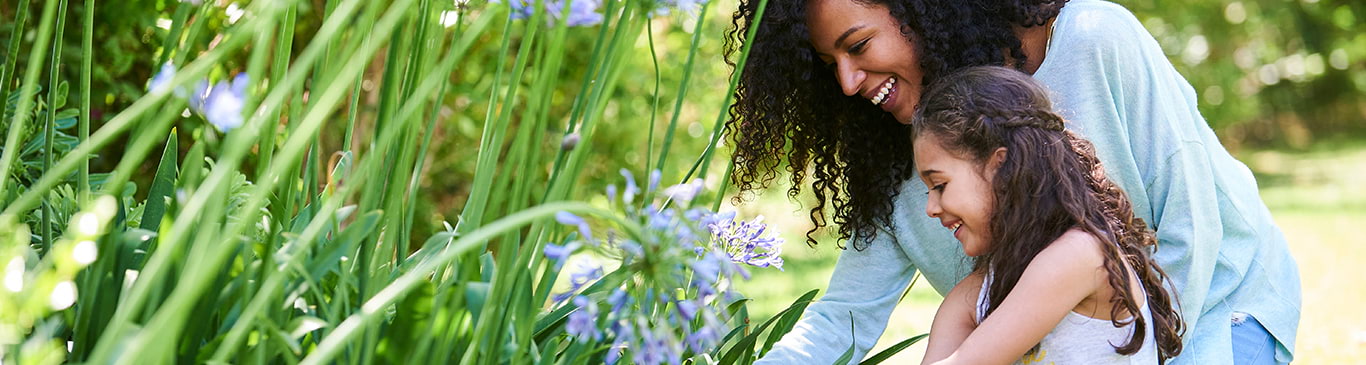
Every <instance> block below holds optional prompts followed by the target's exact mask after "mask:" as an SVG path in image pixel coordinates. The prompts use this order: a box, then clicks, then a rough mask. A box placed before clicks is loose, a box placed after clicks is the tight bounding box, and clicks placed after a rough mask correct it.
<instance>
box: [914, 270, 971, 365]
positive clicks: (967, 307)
mask: <svg viewBox="0 0 1366 365" xmlns="http://www.w3.org/2000/svg"><path fill="white" fill-rule="evenodd" d="M984 276H985V275H983V274H982V273H973V274H971V275H968V277H966V278H964V279H963V281H960V282H958V285H955V286H954V287H953V290H950V291H949V294H948V295H947V296H945V297H944V302H943V303H940V304H939V311H938V312H936V313H935V314H934V324H933V325H931V326H930V340H929V345H927V346H926V349H925V359H924V360H921V363H925V364H929V363H933V362H935V361H939V360H943V359H944V358H946V357H949V355H950V354H952V353H953V351H954V350H957V349H958V346H959V345H961V344H963V340H966V339H967V338H968V335H969V334H972V330H973V329H974V328H977V319H976V318H975V317H976V316H977V300H978V299H977V298H978V294H980V293H981V291H982V279H983V278H984Z"/></svg>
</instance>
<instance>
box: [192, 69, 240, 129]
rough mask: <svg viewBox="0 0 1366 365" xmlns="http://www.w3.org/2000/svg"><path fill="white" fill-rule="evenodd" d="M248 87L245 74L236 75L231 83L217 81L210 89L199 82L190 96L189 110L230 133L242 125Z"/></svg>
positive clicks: (205, 82) (206, 84)
mask: <svg viewBox="0 0 1366 365" xmlns="http://www.w3.org/2000/svg"><path fill="white" fill-rule="evenodd" d="M250 85H251V79H250V77H248V76H247V74H246V73H238V74H237V76H235V77H233V79H232V81H227V80H223V81H219V82H218V83H217V84H214V85H213V87H212V88H209V82H208V81H200V82H199V86H198V87H197V88H196V90H195V93H194V95H191V96H190V100H189V102H190V110H193V111H195V112H196V113H199V114H200V115H202V116H204V120H207V121H209V124H213V125H214V127H217V128H218V130H220V131H223V132H224V133H226V132H228V131H231V130H233V129H234V128H237V127H239V126H241V125H242V107H243V105H244V104H245V103H246V94H247V87H248V86H250Z"/></svg>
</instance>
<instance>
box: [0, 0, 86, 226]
mask: <svg viewBox="0 0 1366 365" xmlns="http://www.w3.org/2000/svg"><path fill="white" fill-rule="evenodd" d="M24 2H25V3H27V2H28V1H27V0H25V1H24ZM84 11H85V14H84V15H85V22H84V25H85V31H84V32H82V33H81V86H80V89H81V108H80V113H81V114H80V119H79V120H78V121H77V127H76V138H77V140H78V141H80V143H85V141H86V140H88V139H90V72H91V68H92V67H91V63H92V62H94V59H95V52H94V50H95V47H94V44H93V42H94V34H95V0H85V9H84ZM5 82H8V80H6V81H5ZM0 95H3V93H0ZM0 110H4V107H3V106H0ZM76 187H77V189H76V192H77V193H79V194H80V198H79V199H78V200H77V203H78V204H80V205H81V206H85V204H86V203H87V202H88V201H89V200H90V159H89V158H85V159H82V162H81V168H80V173H78V174H77V175H76Z"/></svg>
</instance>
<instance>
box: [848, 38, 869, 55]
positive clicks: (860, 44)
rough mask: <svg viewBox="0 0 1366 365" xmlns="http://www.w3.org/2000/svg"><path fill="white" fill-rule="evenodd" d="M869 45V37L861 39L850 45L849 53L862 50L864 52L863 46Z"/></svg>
mask: <svg viewBox="0 0 1366 365" xmlns="http://www.w3.org/2000/svg"><path fill="white" fill-rule="evenodd" d="M867 45H868V39H864V40H861V41H859V42H858V43H854V45H853V46H850V47H849V53H852V54H858V53H862V52H863V48H864V47H865V46H867Z"/></svg>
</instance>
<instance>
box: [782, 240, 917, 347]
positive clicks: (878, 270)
mask: <svg viewBox="0 0 1366 365" xmlns="http://www.w3.org/2000/svg"><path fill="white" fill-rule="evenodd" d="M915 271H916V268H915V267H914V266H913V265H912V264H911V260H910V259H909V258H907V257H906V252H905V251H902V249H901V247H900V246H899V245H898V244H897V240H896V239H895V238H893V237H892V235H891V233H888V232H885V231H878V232H877V236H876V237H874V239H873V242H872V243H871V244H869V245H868V247H867V248H866V249H864V250H862V251H859V250H855V249H852V248H851V249H848V250H844V252H843V253H841V254H840V258H839V263H837V264H836V265H835V272H834V274H832V275H831V277H830V286H829V288H827V289H826V292H825V295H824V296H823V297H821V299H820V300H819V301H817V302H815V303H812V304H811V306H809V307H807V308H806V313H805V314H803V315H802V319H801V321H799V322H797V325H796V326H795V327H793V328H792V331H791V332H788V333H787V335H785V336H783V338H782V340H780V341H778V343H776V344H775V345H774V347H773V350H772V351H770V352H768V353H767V354H765V355H764V357H763V358H762V359H760V360H759V361H758V364H830V363H833V362H835V360H837V359H838V358H839V357H840V355H842V354H844V352H845V350H846V349H848V348H849V346H850V344H855V346H854V347H855V350H854V357H853V358H854V359H855V360H858V359H862V358H863V356H864V355H866V354H867V353H868V351H869V350H872V349H873V345H876V344H877V340H878V338H879V337H882V331H883V330H884V329H885V328H886V327H887V318H888V317H890V316H891V315H892V309H894V308H895V307H896V303H897V301H898V300H900V299H901V294H902V293H904V292H905V291H906V286H907V285H909V284H910V281H911V277H912V276H914V275H915ZM851 320H852V321H853V322H852V323H851V322H850V321H851ZM851 325H852V327H853V331H854V333H852V334H851V333H850V327H851Z"/></svg>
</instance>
